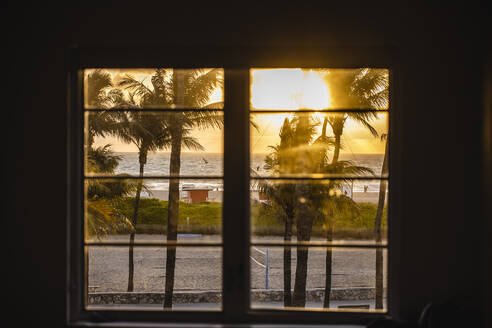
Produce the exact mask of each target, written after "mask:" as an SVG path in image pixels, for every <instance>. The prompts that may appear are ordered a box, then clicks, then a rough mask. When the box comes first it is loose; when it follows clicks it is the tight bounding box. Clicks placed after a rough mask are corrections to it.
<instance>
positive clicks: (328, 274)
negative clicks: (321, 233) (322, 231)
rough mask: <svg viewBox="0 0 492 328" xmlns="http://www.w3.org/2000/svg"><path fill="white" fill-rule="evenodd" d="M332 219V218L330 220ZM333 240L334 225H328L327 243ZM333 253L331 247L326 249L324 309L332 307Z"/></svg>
mask: <svg viewBox="0 0 492 328" xmlns="http://www.w3.org/2000/svg"><path fill="white" fill-rule="evenodd" d="M330 219H331V218H330ZM332 240H333V225H332V224H329V225H328V230H327V231H326V241H327V242H328V243H329V242H331V241H332ZM332 257H333V252H332V248H331V247H327V248H326V260H325V270H326V271H325V298H324V300H323V307H324V308H329V307H330V293H331V273H332V272H331V271H332V270H331V267H332Z"/></svg>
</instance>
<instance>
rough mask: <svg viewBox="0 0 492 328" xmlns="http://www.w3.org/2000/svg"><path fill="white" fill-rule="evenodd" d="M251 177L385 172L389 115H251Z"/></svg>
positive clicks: (382, 174)
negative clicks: (383, 170) (384, 162)
mask: <svg viewBox="0 0 492 328" xmlns="http://www.w3.org/2000/svg"><path fill="white" fill-rule="evenodd" d="M251 122H252V125H253V127H252V128H251V137H250V138H251V141H250V142H251V176H252V177H255V176H276V177H303V176H317V177H323V176H324V177H330V176H347V177H357V176H358V177H361V176H362V177H372V176H383V177H386V176H387V169H386V173H383V172H382V166H383V161H384V154H385V149H386V138H385V136H386V135H387V133H388V114H387V113H386V112H384V113H376V112H369V113H368V112H361V113H330V114H323V113H321V112H316V113H297V114H296V113H290V114H289V113H278V114H258V113H255V114H252V115H251Z"/></svg>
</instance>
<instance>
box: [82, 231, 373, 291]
mask: <svg viewBox="0 0 492 328" xmlns="http://www.w3.org/2000/svg"><path fill="white" fill-rule="evenodd" d="M163 238H164V236H161V235H145V234H140V235H137V237H136V240H137V241H138V240H141V241H149V240H163ZM189 238H192V240H193V241H220V237H219V236H201V237H188V239H187V240H190V239H189ZM182 239H183V240H184V239H186V237H182ZM109 240H128V236H121V235H120V236H112V237H111V238H109ZM268 240H272V237H268ZM258 241H261V239H260V240H258ZM279 241H280V239H279ZM257 249H258V250H259V251H260V252H258V251H256V250H252V256H253V257H254V259H255V261H253V260H251V271H252V272H251V283H252V288H253V289H264V288H265V268H264V267H263V266H262V265H265V255H264V254H262V253H261V252H263V253H265V252H266V248H265V247H258V248H257ZM88 254H89V277H88V282H89V291H90V292H125V291H126V288H127V281H128V248H127V247H95V246H90V247H89V252H88ZM268 254H269V275H268V282H269V288H271V289H283V249H282V248H281V247H271V248H269V249H268ZM325 254H326V253H325V249H322V248H313V249H310V251H309V261H308V278H307V288H323V287H324V282H325ZM165 257H166V252H165V248H164V247H135V250H134V264H135V276H134V285H135V291H136V292H163V291H164V280H165V263H166V261H165ZM295 263H296V252H295V251H293V252H292V286H293V284H294V275H295ZM332 268H333V272H332V283H333V287H335V288H336V287H345V288H350V287H374V280H375V278H374V272H375V250H370V249H335V250H334V251H333V266H332ZM221 271H222V251H221V248H218V247H204V248H196V247H181V248H178V250H177V260H176V271H175V290H176V291H190V290H192V291H206V290H220V289H221V285H222V282H221V279H222V278H221V276H222V272H221Z"/></svg>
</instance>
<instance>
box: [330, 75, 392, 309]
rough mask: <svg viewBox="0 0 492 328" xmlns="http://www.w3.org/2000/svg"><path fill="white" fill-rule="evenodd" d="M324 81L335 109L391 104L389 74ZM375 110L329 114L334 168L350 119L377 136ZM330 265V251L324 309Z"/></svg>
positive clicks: (338, 77)
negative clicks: (332, 136)
mask: <svg viewBox="0 0 492 328" xmlns="http://www.w3.org/2000/svg"><path fill="white" fill-rule="evenodd" d="M325 81H326V83H327V84H328V86H329V89H330V97H331V106H332V107H334V108H343V109H350V108H355V109H357V108H362V109H375V110H376V109H380V108H386V106H387V104H388V75H387V73H386V71H385V70H379V69H368V68H361V69H352V70H331V71H328V74H327V75H325ZM377 117H378V116H377V113H376V111H374V112H372V111H370V112H367V111H364V112H347V113H334V114H328V115H326V117H325V119H324V122H323V128H322V132H321V135H322V136H323V137H325V136H326V128H327V124H330V126H331V128H332V131H333V134H334V139H335V142H334V146H335V149H334V152H333V157H332V161H331V163H332V164H333V165H335V164H336V163H337V162H338V161H339V155H340V150H341V148H342V144H341V137H342V135H343V128H344V126H345V122H346V120H347V119H351V120H353V121H355V122H357V123H359V124H361V125H362V126H363V127H365V128H367V130H369V132H370V133H371V134H372V135H373V136H374V137H377V136H378V133H377V131H376V129H375V128H374V127H373V126H372V125H371V124H370V122H371V121H372V120H374V119H377ZM328 227H329V229H328V231H327V241H328V242H330V241H331V240H332V236H333V231H331V230H332V229H333V225H332V224H330V225H328ZM331 263H332V253H331V249H329V250H328V251H327V253H326V276H327V278H326V279H327V284H326V286H325V300H324V306H323V307H329V295H330V292H331V278H328V276H331Z"/></svg>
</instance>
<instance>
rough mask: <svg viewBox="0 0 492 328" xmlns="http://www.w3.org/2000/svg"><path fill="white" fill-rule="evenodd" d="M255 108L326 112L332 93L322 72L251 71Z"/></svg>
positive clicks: (291, 70) (252, 95)
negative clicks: (324, 109) (318, 110)
mask: <svg viewBox="0 0 492 328" xmlns="http://www.w3.org/2000/svg"><path fill="white" fill-rule="evenodd" d="M251 79H252V84H251V106H252V107H253V108H254V109H272V110H275V109H287V110H292V109H323V108H328V107H329V106H330V92H329V90H328V86H327V85H326V83H325V82H324V81H323V78H322V72H318V71H314V70H302V69H300V68H289V69H253V70H251Z"/></svg>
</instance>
